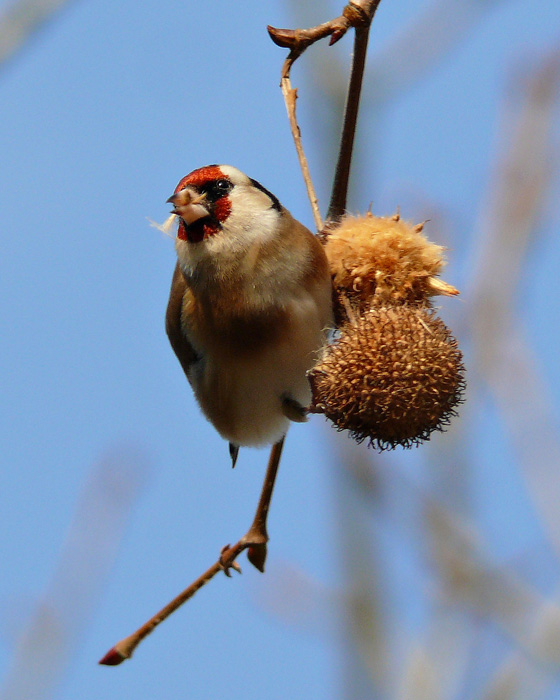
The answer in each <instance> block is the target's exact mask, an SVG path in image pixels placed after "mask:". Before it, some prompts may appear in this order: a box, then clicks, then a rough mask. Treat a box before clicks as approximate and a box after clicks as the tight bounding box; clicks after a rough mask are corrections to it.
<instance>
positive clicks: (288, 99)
mask: <svg viewBox="0 0 560 700" xmlns="http://www.w3.org/2000/svg"><path fill="white" fill-rule="evenodd" d="M280 86H281V87H282V94H283V95H284V102H285V103H286V109H287V111H288V119H289V121H290V129H291V131H292V138H293V139H294V144H295V146H296V151H297V154H298V159H299V166H300V168H301V173H302V175H303V179H304V181H305V187H306V189H307V196H308V197H309V203H310V204H311V211H312V212H313V220H314V221H315V228H316V229H317V231H321V230H322V228H323V221H322V219H321V212H320V211H319V200H318V199H317V193H316V192H315V187H314V186H313V180H312V179H311V174H310V173H309V165H308V164H307V158H306V157H305V152H304V150H303V144H302V142H301V130H300V128H299V126H298V123H297V118H296V100H297V90H296V89H294V88H292V84H291V82H290V76H289V72H288V75H286V76H283V77H282V81H281V83H280Z"/></svg>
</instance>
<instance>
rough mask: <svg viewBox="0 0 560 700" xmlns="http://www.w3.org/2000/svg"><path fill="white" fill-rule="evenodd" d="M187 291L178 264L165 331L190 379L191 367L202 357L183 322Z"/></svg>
mask: <svg viewBox="0 0 560 700" xmlns="http://www.w3.org/2000/svg"><path fill="white" fill-rule="evenodd" d="M186 289H187V282H186V280H185V277H184V275H183V271H182V270H181V268H180V267H179V263H177V265H176V266H175V271H174V272H173V279H172V280H171V291H170V292H169V301H168V302H167V311H166V313H165V330H166V332H167V337H168V338H169V342H170V343H171V347H172V348H173V350H174V352H175V354H176V355H177V358H178V360H179V362H180V363H181V367H182V368H183V371H184V373H185V374H186V375H187V379H188V378H189V369H190V367H191V365H192V364H193V363H194V362H196V361H197V360H199V359H200V356H199V355H198V354H197V352H196V351H195V349H194V348H193V346H192V345H191V344H190V342H189V340H188V338H187V336H186V335H185V332H184V330H183V325H182V322H181V314H182V308H183V298H184V295H185V291H186Z"/></svg>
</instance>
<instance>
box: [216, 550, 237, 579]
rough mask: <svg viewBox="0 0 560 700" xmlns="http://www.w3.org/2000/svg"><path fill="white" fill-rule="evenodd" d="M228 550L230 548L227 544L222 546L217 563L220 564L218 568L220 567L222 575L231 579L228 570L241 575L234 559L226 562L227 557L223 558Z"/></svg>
mask: <svg viewBox="0 0 560 700" xmlns="http://www.w3.org/2000/svg"><path fill="white" fill-rule="evenodd" d="M229 548H230V547H229V544H226V545H224V546H223V547H222V549H221V551H220V559H219V562H220V566H221V567H222V571H223V572H224V574H225V575H226V576H228V577H229V578H231V574H230V572H229V570H230V569H233V570H234V571H237V573H238V574H240V573H241V567H240V566H239V564H238V563H237V562H236V561H235V560H234V559H233V560H231V561H228V559H227V557H226V556H225V554H226V553H227V552H228V550H229Z"/></svg>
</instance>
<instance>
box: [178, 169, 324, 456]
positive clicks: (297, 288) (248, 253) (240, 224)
mask: <svg viewBox="0 0 560 700" xmlns="http://www.w3.org/2000/svg"><path fill="white" fill-rule="evenodd" d="M167 201H168V202H169V203H171V204H172V206H173V210H172V212H171V213H172V217H171V218H173V217H176V219H177V221H178V228H177V234H176V237H175V249H176V253H177V262H176V266H175V270H174V273H173V278H172V282H171V290H170V294H169V302H168V305H167V310H166V316H165V327H166V332H167V335H168V338H169V341H170V343H171V346H172V348H173V350H174V352H175V354H176V356H177V358H178V360H179V362H180V364H181V366H182V369H183V371H184V373H185V375H186V377H187V379H188V381H189V383H190V385H191V387H192V389H193V392H194V395H195V397H196V400H197V402H198V404H199V406H200V408H201V410H202V412H203V414H204V415H205V416H206V418H207V419H208V420H209V421H210V422H211V423H212V425H213V426H214V427H215V428H216V430H217V431H218V433H219V434H220V435H221V436H222V437H223V438H224V439H225V440H227V441H228V442H229V446H230V456H231V459H232V464H233V466H235V462H236V459H237V454H238V451H239V448H240V447H245V446H262V445H267V444H274V443H276V442H278V441H279V440H281V439H282V438H283V436H284V435H285V434H286V432H287V430H288V427H289V424H290V421H295V422H304V421H305V420H307V408H308V407H309V404H310V402H311V389H310V385H309V382H308V379H307V372H308V370H310V369H311V368H312V367H313V366H314V365H315V364H316V362H317V361H318V360H319V359H320V356H321V352H322V349H323V348H324V347H325V344H326V342H327V340H328V333H329V329H331V328H332V326H333V311H332V282H331V274H330V271H329V264H328V261H327V258H326V255H325V252H324V250H323V246H322V244H321V243H320V241H319V240H318V238H317V237H316V236H315V235H313V234H312V233H311V231H309V230H308V229H307V228H306V227H305V226H304V225H303V224H301V223H300V222H299V221H297V220H296V219H295V218H294V217H292V215H291V214H290V212H289V211H288V210H287V209H286V208H285V207H283V206H282V205H281V204H280V202H279V200H278V198H277V197H276V196H275V195H274V194H272V193H271V192H270V191H269V190H267V189H266V188H265V187H263V186H262V185H261V184H260V183H259V182H257V181H256V180H254V179H251V178H250V177H248V176H247V175H245V174H244V173H243V172H241V171H240V170H238V169H237V168H235V167H233V166H230V165H215V164H214V165H207V166H204V167H201V168H198V169H196V170H193V171H192V172H191V173H189V174H188V175H186V176H185V177H183V178H182V179H181V180H180V181H179V184H178V185H177V187H176V188H175V191H174V193H173V195H172V196H171V197H170V198H169V199H168V200H167Z"/></svg>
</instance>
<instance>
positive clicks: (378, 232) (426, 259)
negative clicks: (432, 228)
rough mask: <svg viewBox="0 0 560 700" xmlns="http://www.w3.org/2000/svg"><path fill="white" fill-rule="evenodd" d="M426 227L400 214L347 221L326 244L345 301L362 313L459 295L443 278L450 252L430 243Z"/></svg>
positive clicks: (330, 235) (336, 229) (335, 285)
mask: <svg viewBox="0 0 560 700" xmlns="http://www.w3.org/2000/svg"><path fill="white" fill-rule="evenodd" d="M422 228H423V224H418V225H416V226H414V225H412V224H410V223H408V222H406V221H403V220H402V219H401V218H400V216H399V215H398V214H395V216H393V217H384V216H373V215H372V214H370V213H368V214H366V215H365V216H358V217H354V216H346V217H345V218H344V219H343V220H342V221H341V223H340V224H339V225H338V226H337V228H335V229H333V230H331V231H329V233H328V237H327V238H326V242H325V253H326V254H327V257H328V259H329V263H330V267H331V274H332V276H333V283H334V288H335V291H337V293H338V296H339V298H340V297H341V296H342V297H343V298H345V299H347V300H348V302H349V303H350V305H351V307H352V309H353V311H355V312H357V313H362V312H364V311H366V310H367V309H369V308H370V307H371V306H372V305H375V306H383V305H388V304H405V303H406V304H426V303H427V301H428V297H430V296H433V295H435V294H445V295H448V296H453V295H455V294H458V293H459V292H458V291H457V290H456V289H455V287H452V286H451V285H450V284H447V283H446V282H443V281H442V280H440V279H438V278H437V275H439V273H440V272H441V270H442V268H443V266H444V264H445V262H444V259H443V250H444V249H443V247H442V246H439V245H435V243H430V241H428V239H427V238H426V237H425V236H424V235H423V234H422Z"/></svg>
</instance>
